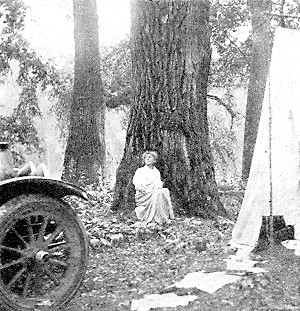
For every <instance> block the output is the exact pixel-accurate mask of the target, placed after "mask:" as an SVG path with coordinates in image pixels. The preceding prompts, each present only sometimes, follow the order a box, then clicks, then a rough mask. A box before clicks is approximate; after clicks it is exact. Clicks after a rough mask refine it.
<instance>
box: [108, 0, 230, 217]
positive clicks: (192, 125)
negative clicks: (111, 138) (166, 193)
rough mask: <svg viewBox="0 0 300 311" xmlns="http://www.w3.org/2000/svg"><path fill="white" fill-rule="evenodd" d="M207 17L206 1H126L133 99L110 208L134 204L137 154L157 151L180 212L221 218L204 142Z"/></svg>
mask: <svg viewBox="0 0 300 311" xmlns="http://www.w3.org/2000/svg"><path fill="white" fill-rule="evenodd" d="M208 17H209V1H150V0H147V1H138V0H133V1H132V2H131V18H132V24H131V25H132V28H131V49H132V74H133V90H134V94H133V104H132V109H131V115H130V120H129V126H128V130H127V137H126V145H125V150H124V156H123V159H122V161H121V164H120V166H119V168H118V171H117V181H116V186H115V196H114V208H115V209H121V208H124V207H125V206H128V205H130V203H133V198H134V192H133V186H132V183H131V180H132V176H133V173H134V171H135V170H136V169H137V168H138V167H139V166H141V164H142V163H141V154H142V152H143V151H144V150H146V149H155V150H157V151H158V152H159V155H160V159H159V162H158V163H157V166H158V168H159V170H160V171H161V173H162V176H163V179H164V180H165V181H166V182H165V184H166V186H167V187H169V188H170V189H171V190H172V194H173V200H174V201H175V202H176V203H177V204H178V208H180V209H181V211H182V212H185V213H186V214H189V215H199V216H202V217H211V216H213V215H216V214H221V213H224V212H225V210H224V208H223V206H222V204H221V202H220V200H219V197H218V193H217V187H216V182H215V176H214V168H213V164H212V155H211V150H210V146H209V135H208V122H207V101H206V95H207V81H208V74H209V66H210V59H211V48H210V28H209V20H208ZM177 204H176V205H177Z"/></svg>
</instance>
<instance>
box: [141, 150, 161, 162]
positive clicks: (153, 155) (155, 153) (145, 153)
mask: <svg viewBox="0 0 300 311" xmlns="http://www.w3.org/2000/svg"><path fill="white" fill-rule="evenodd" d="M147 154H151V155H152V157H153V158H154V160H155V161H156V160H157V158H158V154H157V152H156V151H151V150H147V151H145V152H144V153H143V155H142V158H143V161H145V158H146V155H147Z"/></svg>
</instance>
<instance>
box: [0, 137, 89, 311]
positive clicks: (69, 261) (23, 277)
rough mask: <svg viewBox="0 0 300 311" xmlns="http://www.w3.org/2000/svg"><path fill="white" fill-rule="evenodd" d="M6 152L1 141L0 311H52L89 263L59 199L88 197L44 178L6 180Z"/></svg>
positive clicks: (75, 221)
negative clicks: (4, 172)
mask: <svg viewBox="0 0 300 311" xmlns="http://www.w3.org/2000/svg"><path fill="white" fill-rule="evenodd" d="M5 151H7V144H6V143H1V142H0V177H1V176H2V180H1V179H0V309H1V310H8V311H11V310H14V311H17V310H18V311H25V310H26V311H29V310H55V309H57V308H59V307H61V306H63V305H64V304H66V303H67V302H68V301H70V299H71V298H72V297H73V296H74V294H75V293H76V291H77V290H78V289H79V287H80V285H81V283H82V281H83V278H84V275H85V271H86V267H87V261H88V244H87V236H86V232H85V229H84V227H83V225H82V223H81V221H80V219H79V217H78V215H77V214H76V212H75V211H74V209H73V208H72V207H71V206H70V205H69V204H68V203H66V202H65V201H64V200H63V198H64V197H66V196H69V195H71V196H77V197H79V198H82V199H84V200H87V195H86V193H85V192H84V191H83V190H82V189H80V188H79V187H77V186H75V185H73V184H70V183H66V182H63V181H60V180H55V179H51V178H46V177H42V176H21V177H10V178H4V177H3V176H4V175H3V174H2V175H1V172H2V173H3V171H4V170H5V165H6V164H7V163H6V162H5V161H7V155H6V154H4V153H5ZM8 161H9V160H8Z"/></svg>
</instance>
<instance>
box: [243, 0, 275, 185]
mask: <svg viewBox="0 0 300 311" xmlns="http://www.w3.org/2000/svg"><path fill="white" fill-rule="evenodd" d="M248 6H249V8H250V12H251V20H252V60H251V65H250V79H249V86H248V96H247V107H246V119H245V132H244V150H243V167H242V175H243V178H244V179H245V180H246V179H247V178H248V176H249V172H250V167H251V161H252V156H253V152H254V147H255V142H256V136H257V131H258V125H259V120H260V113H261V107H262V102H263V98H264V92H265V85H266V81H267V75H268V69H269V62H270V56H271V49H272V31H271V19H270V16H269V15H268V14H266V13H269V12H271V11H272V1H271V0H249V1H248Z"/></svg>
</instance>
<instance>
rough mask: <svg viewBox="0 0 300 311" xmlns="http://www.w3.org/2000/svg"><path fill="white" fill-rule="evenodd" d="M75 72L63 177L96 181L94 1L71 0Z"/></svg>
mask: <svg viewBox="0 0 300 311" xmlns="http://www.w3.org/2000/svg"><path fill="white" fill-rule="evenodd" d="M73 7H74V38H75V72H74V90H73V103H72V106H71V112H70V114H71V119H70V133H69V137H68V142H67V148H66V152H65V159H64V176H63V177H64V178H65V179H67V180H72V181H78V180H79V179H81V178H83V177H85V179H86V182H89V183H90V182H97V181H98V179H99V174H101V169H103V168H104V166H105V137H104V122H105V107H104V101H103V97H102V94H103V92H102V80H101V74H100V53H99V39H98V16H97V5H96V0H73Z"/></svg>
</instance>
